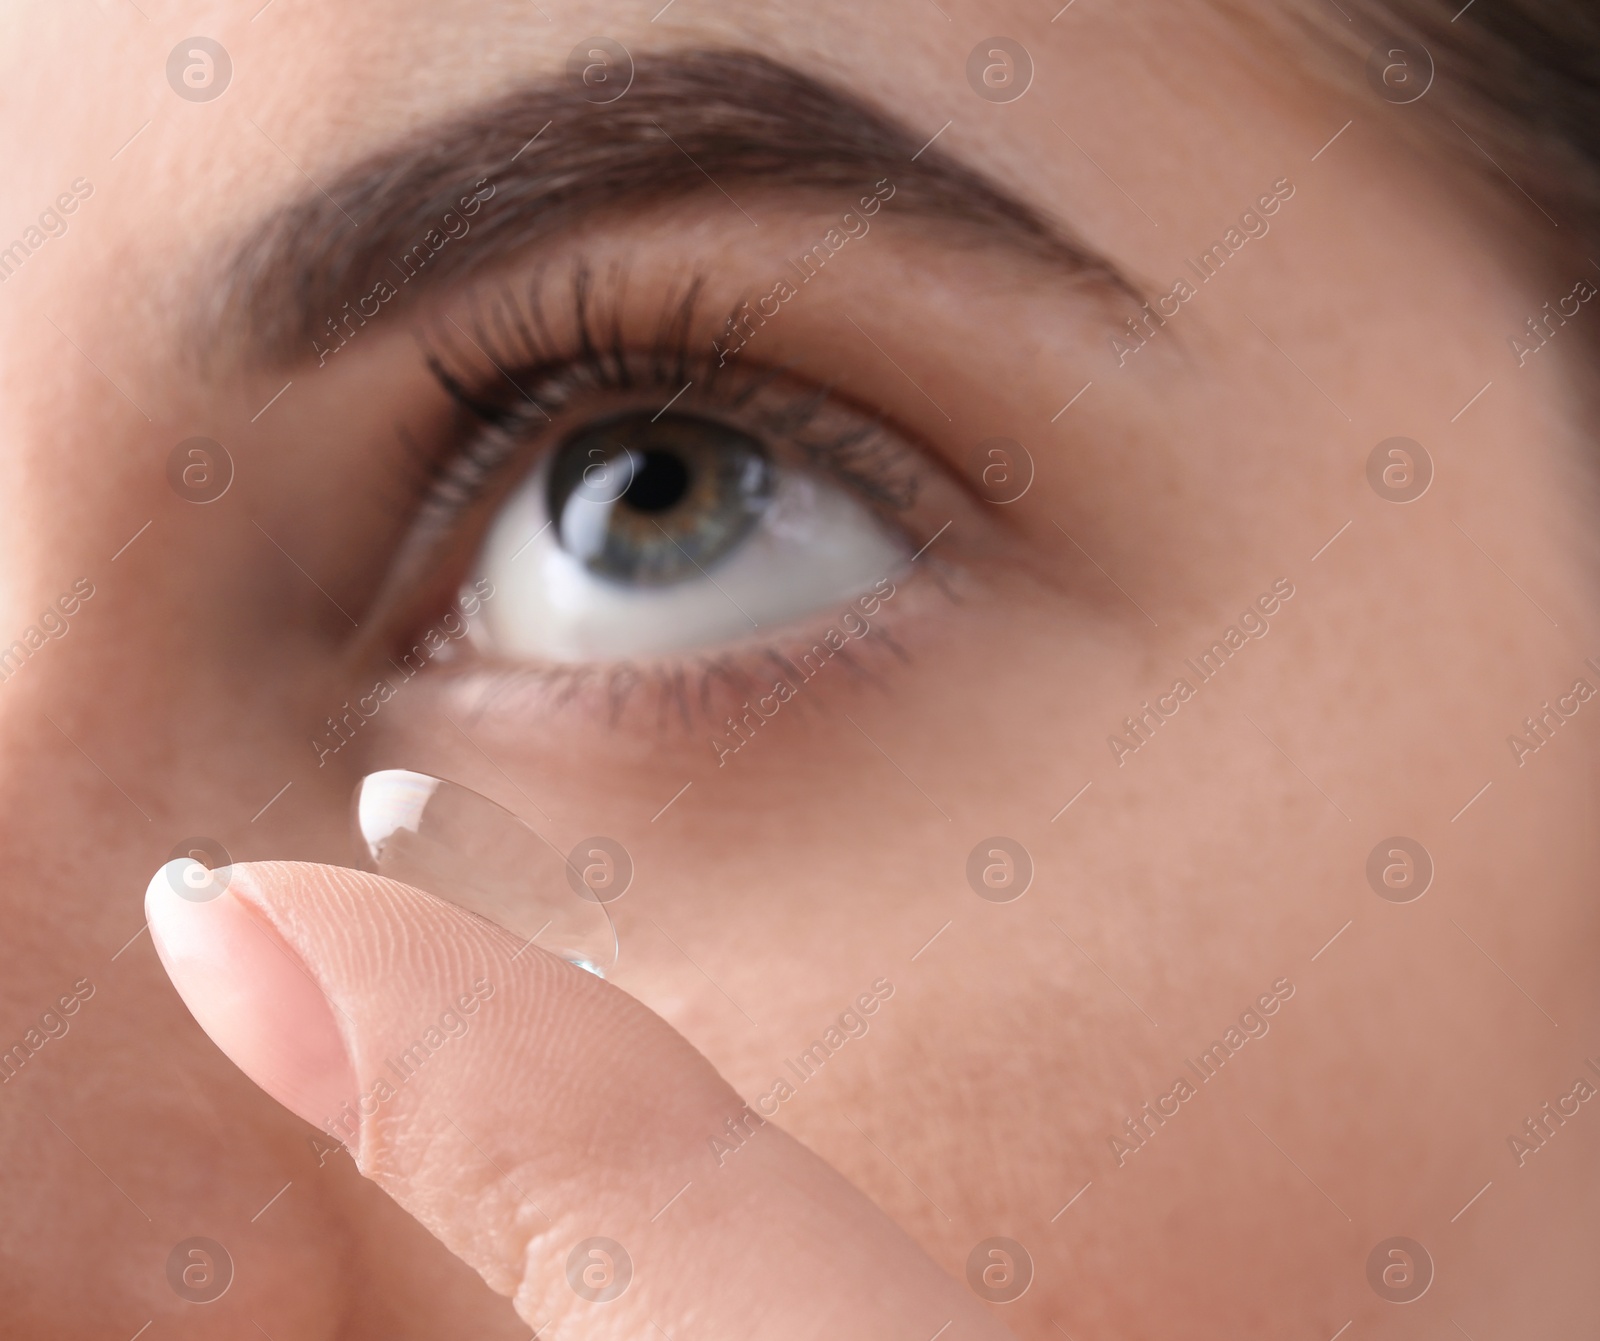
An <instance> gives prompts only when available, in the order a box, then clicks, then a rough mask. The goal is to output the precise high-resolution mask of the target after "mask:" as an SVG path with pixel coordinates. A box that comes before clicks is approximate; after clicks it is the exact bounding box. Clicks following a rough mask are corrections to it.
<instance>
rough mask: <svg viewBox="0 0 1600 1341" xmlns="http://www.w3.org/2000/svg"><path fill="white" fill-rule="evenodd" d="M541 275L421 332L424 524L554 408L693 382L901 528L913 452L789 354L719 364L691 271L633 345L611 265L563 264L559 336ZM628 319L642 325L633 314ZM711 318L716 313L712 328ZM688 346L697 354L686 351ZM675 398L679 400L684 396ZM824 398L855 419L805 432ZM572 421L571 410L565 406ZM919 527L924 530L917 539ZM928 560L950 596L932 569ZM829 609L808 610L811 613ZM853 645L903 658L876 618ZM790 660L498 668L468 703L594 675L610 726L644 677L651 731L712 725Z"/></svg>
mask: <svg viewBox="0 0 1600 1341" xmlns="http://www.w3.org/2000/svg"><path fill="white" fill-rule="evenodd" d="M548 287H549V285H548V280H547V277H546V275H544V274H543V273H538V274H535V275H534V276H533V277H532V279H531V280H530V281H529V282H528V283H527V285H526V286H525V287H524V288H522V289H520V290H518V289H513V288H511V287H509V286H503V287H501V288H499V289H497V290H493V291H491V292H490V293H489V294H488V296H487V298H484V297H482V296H480V297H479V298H477V299H476V300H475V301H474V302H473V303H472V304H471V306H470V307H469V317H468V320H467V322H466V329H463V328H462V327H461V326H459V325H456V324H455V323H454V322H450V323H449V324H448V325H445V324H444V323H436V324H435V325H434V326H432V327H431V328H430V330H429V331H428V333H427V335H426V336H425V337H424V339H423V349H424V356H425V361H426V364H427V367H428V368H429V370H430V372H431V373H432V375H433V376H434V378H435V379H436V380H437V381H438V383H439V385H440V386H441V388H442V389H443V390H444V391H445V393H446V394H447V395H448V396H449V398H450V400H451V402H452V403H453V405H454V407H455V408H456V410H457V412H458V414H459V415H460V423H459V426H458V431H457V432H456V433H455V434H453V435H452V437H451V439H450V441H449V443H448V450H446V451H445V452H444V453H443V454H442V455H441V456H439V457H437V458H435V459H433V460H432V461H428V462H424V479H423V482H422V488H421V494H422V503H421V507H420V509H419V512H420V514H421V515H422V516H423V517H426V518H428V519H429V521H430V524H431V525H433V526H435V527H448V526H450V525H451V524H452V522H453V520H454V519H458V518H460V517H461V516H462V515H463V514H465V513H467V512H468V511H469V510H471V509H473V508H474V507H475V506H476V505H478V504H480V503H481V502H483V500H485V499H486V498H488V497H491V496H494V495H496V494H497V493H498V492H499V490H501V489H502V488H504V487H505V484H506V481H507V480H508V479H520V478H522V477H523V475H524V473H525V472H526V470H527V469H529V468H530V466H531V464H532V463H533V462H536V461H537V460H538V459H539V458H540V456H541V454H542V452H543V451H545V450H548V449H550V448H552V447H554V446H555V445H556V444H557V443H558V442H559V441H560V440H561V437H562V436H563V435H564V432H565V429H563V428H562V427H561V421H562V419H563V417H564V416H565V415H566V414H567V412H568V411H569V410H570V409H571V408H573V407H574V406H575V405H581V404H582V403H583V401H584V400H585V398H586V397H589V396H594V395H598V394H611V395H617V394H623V395H639V394H641V393H644V392H654V391H659V392H660V400H659V402H658V403H660V404H665V403H666V401H667V400H668V398H669V397H673V396H675V395H677V394H679V393H680V392H681V391H682V390H684V389H685V384H686V383H692V384H693V386H694V388H695V392H696V399H695V402H694V408H695V409H697V410H703V411H705V412H708V413H710V414H712V415H716V414H718V413H719V412H721V413H724V414H726V415H730V416H735V417H737V416H741V415H742V416H745V417H746V420H747V422H753V423H754V426H755V427H756V428H757V430H758V431H761V432H764V433H765V434H767V435H769V436H771V437H775V438H778V439H780V440H782V441H784V442H786V443H787V444H788V445H789V446H790V447H791V448H793V449H795V450H796V451H797V453H798V455H799V456H800V458H801V459H802V460H803V461H804V463H805V464H806V465H807V466H809V467H811V468H813V469H815V470H818V471H819V472H822V473H825V474H827V475H829V476H831V477H832V478H834V479H835V480H837V481H838V482H839V483H840V484H841V485H843V486H844V487H846V488H849V489H851V490H852V491H853V492H855V493H856V494H857V495H858V496H859V497H861V498H862V499H863V500H864V501H865V502H866V503H867V504H868V505H869V506H870V507H871V508H872V509H873V510H874V511H875V512H877V513H879V514H880V515H885V520H886V521H889V520H891V518H893V519H894V520H893V522H892V524H898V525H900V527H901V529H902V530H906V531H909V529H910V528H909V527H908V526H907V525H905V520H906V519H905V517H904V514H907V513H909V512H911V511H912V510H913V508H914V507H915V504H916V502H917V499H918V495H919V493H920V491H921V486H922V484H923V482H924V480H925V478H926V476H927V474H928V473H929V471H930V470H931V469H932V467H931V466H930V465H929V464H928V463H927V461H926V459H925V458H924V457H923V456H922V454H921V453H920V452H918V451H917V449H915V448H912V447H910V446H908V445H907V444H906V443H904V442H903V441H901V440H900V439H899V438H898V437H897V436H896V435H894V434H892V433H890V432H889V431H887V430H886V429H885V428H884V426H883V424H882V423H881V422H880V420H879V418H878V417H877V416H875V415H874V414H873V413H872V412H871V411H869V410H866V409H863V408H861V407H857V406H848V403H847V402H845V401H844V400H843V399H842V398H839V397H837V396H836V395H835V394H834V393H833V391H832V389H831V388H825V387H816V386H809V385H803V384H800V383H799V382H798V381H797V380H796V379H793V378H792V377H791V376H790V374H789V373H788V370H787V369H786V368H783V367H776V368H774V367H762V366H759V365H746V364H743V363H738V362H736V363H732V364H729V365H726V366H723V365H720V364H719V362H718V361H717V360H716V359H715V358H714V357H713V356H712V348H711V338H710V335H709V334H705V332H706V331H707V329H708V328H707V327H704V326H702V325H701V324H700V323H699V322H698V321H697V315H698V312H699V308H700V303H701V297H702V293H703V290H704V288H705V277H704V276H703V275H698V274H697V275H694V276H692V277H691V278H690V279H689V280H688V281H687V282H686V283H684V284H682V285H681V286H680V287H679V288H677V289H676V290H675V291H672V292H669V293H668V294H667V296H666V298H665V299H664V301H663V302H662V304H661V306H660V308H659V310H658V312H657V313H656V315H655V319H654V322H653V327H651V328H650V329H653V334H652V336H651V338H650V339H649V341H648V342H647V343H645V344H644V345H643V347H642V348H641V347H640V346H639V345H638V344H637V343H631V342H630V341H629V339H628V338H627V337H626V336H625V333H624V320H623V315H624V310H625V305H626V299H627V275H626V272H625V271H622V270H620V269H617V270H611V271H608V272H607V274H606V275H605V276H604V277H603V278H602V279H600V280H598V281H597V279H596V276H595V273H594V271H593V270H592V269H591V268H590V267H589V266H588V265H587V264H584V263H581V262H580V263H579V264H577V265H576V266H574V267H573V269H572V270H571V272H570V277H569V280H568V285H567V300H568V302H569V304H570V306H569V308H568V311H567V313H566V316H567V318H568V329H567V332H566V334H565V335H564V336H557V335H556V334H555V332H554V331H553V330H552V328H551V324H550V322H549V320H548V315H547V310H546V303H545V293H546V292H547V289H548ZM734 310H735V311H737V310H738V307H737V306H736V307H735V309H734ZM631 324H633V325H634V328H635V329H638V328H639V327H638V324H637V321H634V322H633V323H631ZM722 328H723V323H721V322H719V323H717V326H716V328H715V329H716V330H719V331H720V330H721V329H722ZM701 336H703V344H702V343H700V338H699V337H701ZM696 346H698V348H699V349H703V350H704V351H705V352H704V353H700V352H697V348H696ZM485 369H487V371H485ZM677 404H678V406H679V407H684V402H683V401H679V402H677ZM830 407H832V408H834V409H840V408H848V410H849V412H850V414H851V416H852V418H853V419H854V423H853V424H852V425H851V426H850V427H849V428H848V429H847V430H846V429H840V430H837V431H834V432H832V433H828V432H818V431H817V430H818V429H820V428H825V427H826V420H827V417H828V413H829V410H830ZM581 422H583V420H582V418H581V417H579V418H576V419H574V420H573V423H581ZM921 539H926V537H921V538H919V539H916V540H915V541H914V543H921ZM929 571H930V573H931V574H933V575H934V576H935V580H936V581H937V582H938V584H939V585H940V586H941V587H943V588H944V590H945V594H946V595H947V596H948V595H951V594H952V593H951V592H950V590H949V588H948V587H947V586H946V585H945V583H944V582H943V580H942V577H940V576H939V575H938V570H937V567H934V568H931V569H929ZM831 614H832V612H827V613H825V614H824V613H820V612H819V617H821V618H824V619H826V618H829V617H831ZM787 641H788V642H790V643H793V642H795V641H796V640H795V639H794V638H790V639H788V640H787ZM863 644H864V645H863V647H862V648H861V649H860V650H861V651H866V650H867V648H868V646H870V648H871V650H873V651H875V652H878V653H882V654H885V655H888V656H890V657H892V658H893V659H894V660H896V661H898V662H901V663H905V662H907V661H909V659H910V657H909V654H908V652H907V650H906V649H905V647H904V646H902V644H901V643H900V642H899V641H898V640H897V639H895V638H894V637H893V636H892V634H891V633H890V632H889V631H888V630H887V629H886V628H885V627H884V626H883V624H882V623H880V622H879V620H877V619H874V620H873V621H872V622H871V631H870V633H869V634H868V635H867V637H866V638H865V639H863ZM790 650H793V649H792V648H791V649H790ZM854 651H856V649H855V647H854V646H853V645H852V647H851V648H850V649H849V650H848V651H847V652H845V653H843V654H841V656H840V658H839V659H840V660H841V661H842V662H843V663H844V666H845V668H846V671H847V673H854V674H855V675H856V676H857V677H861V676H865V677H867V678H868V679H870V680H873V681H877V679H878V677H877V676H875V675H873V674H872V671H871V670H870V669H869V668H868V667H867V666H865V665H864V664H862V663H863V662H864V660H865V658H862V657H859V656H852V655H851V654H850V653H851V652H854ZM791 674H792V662H789V661H788V660H787V658H786V652H785V648H784V646H783V645H782V644H780V643H777V642H774V643H771V644H769V645H756V646H752V647H748V648H740V649H737V650H734V651H729V652H723V653H717V654H712V655H701V656H693V655H682V654H679V655H675V656H666V657H661V658H656V659H648V660H646V661H644V662H643V663H642V664H641V663H638V662H619V663H615V664H612V665H606V666H581V665H565V664H550V665H538V664H531V665H519V666H516V667H501V668H496V670H495V671H494V672H493V673H492V674H491V675H490V676H489V677H488V678H487V679H485V680H484V681H482V682H481V683H480V686H479V689H478V693H477V694H476V695H475V699H476V702H475V704H474V706H473V708H472V709H471V711H470V713H469V716H470V717H471V718H472V719H474V720H476V719H477V718H479V717H481V716H482V715H483V714H484V713H486V712H488V711H490V710H491V709H492V708H493V707H495V706H496V705H501V706H504V705H503V704H502V700H503V699H504V698H505V697H506V696H507V695H508V694H511V695H519V694H520V692H522V691H526V690H532V691H535V692H536V693H537V695H538V698H539V700H540V705H539V706H543V707H564V706H566V705H568V704H570V703H571V702H572V701H573V700H574V699H576V698H577V697H578V696H579V695H581V694H582V693H583V692H584V691H585V690H586V689H591V688H598V689H600V690H601V691H602V693H603V699H604V706H605V712H606V716H607V718H608V720H609V724H610V725H611V726H613V727H614V726H615V725H616V724H617V723H618V722H619V721H620V720H621V719H622V716H623V714H624V711H625V709H626V708H627V706H628V704H629V702H630V701H631V700H632V699H633V698H634V695H635V694H636V693H637V691H639V690H640V689H641V688H650V689H653V690H654V693H653V694H652V697H653V699H654V701H655V704H656V713H655V716H656V726H657V727H658V728H661V729H664V728H665V727H666V726H667V725H669V723H670V722H671V721H672V720H674V719H676V720H677V721H678V722H680V723H681V725H682V726H683V728H684V729H686V730H687V729H689V728H691V727H692V726H693V724H694V716H695V714H696V713H698V714H699V715H700V716H701V717H702V718H704V720H705V721H706V723H708V724H715V723H717V722H718V721H719V720H720V718H721V717H722V716H723V715H726V713H727V712H729V711H732V710H733V708H734V706H735V705H736V703H737V700H738V699H739V698H740V697H742V696H744V695H747V694H749V693H751V692H764V691H765V690H766V689H767V688H768V687H769V685H770V681H771V678H772V677H773V676H774V675H778V676H784V675H791ZM510 710H512V711H515V710H516V709H515V707H512V708H511V709H510Z"/></svg>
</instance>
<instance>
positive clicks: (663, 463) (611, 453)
mask: <svg viewBox="0 0 1600 1341" xmlns="http://www.w3.org/2000/svg"><path fill="white" fill-rule="evenodd" d="M666 394H667V395H670V394H671V392H670V391H668V392H667V393H666ZM702 399H703V400H704V401H706V402H707V403H706V404H704V405H703V406H699V407H696V408H694V409H690V410H674V411H672V412H668V413H662V412H660V411H659V410H658V411H655V412H651V411H647V410H645V409H636V410H632V411H628V412H624V413H620V414H611V415H601V416H599V417H595V418H592V419H589V420H588V421H584V422H579V423H577V424H575V425H573V426H572V427H570V428H569V429H568V430H567V431H566V432H565V434H564V435H563V436H561V437H560V438H559V440H558V442H557V444H556V445H555V446H554V447H553V448H551V449H549V450H547V451H546V453H545V454H544V455H543V456H542V457H541V458H540V459H539V461H538V463H537V464H536V465H535V466H534V468H533V469H532V470H531V471H530V473H529V475H528V477H527V478H526V479H525V480H524V481H523V482H522V483H521V484H520V485H518V486H517V487H516V488H515V489H514V490H513V492H512V493H511V494H510V496H509V497H508V498H507V499H506V501H505V503H504V504H503V505H502V506H501V508H500V511H499V512H498V514H497V515H496V516H495V518H494V519H493V521H491V522H490V524H489V526H488V529H487V533H486V535H485V538H484V542H483V546H482V549H481V551H480V553H479V557H478V561H477V565H476V571H475V572H474V573H473V574H472V577H473V579H474V580H483V579H487V580H488V582H490V583H492V584H493V590H494V591H495V593H496V594H495V597H494V599H493V600H492V601H489V602H487V603H485V605H484V608H483V611H482V615H481V617H480V620H479V622H478V623H477V625H476V627H475V633H474V637H475V638H476V639H477V640H478V643H479V646H480V649H481V650H483V651H485V652H487V653H490V654H491V655H498V656H502V657H523V658H537V659H541V660H550V661H604V660H616V659H625V658H644V657H649V656H651V655H654V654H661V653H668V652H682V651H684V650H687V649H699V648H710V647H713V646H715V645H716V644H718V643H722V642H728V641H732V640H734V639H738V638H741V637H745V636H748V635H750V634H753V633H756V632H757V631H758V630H766V629H770V628H772V627H775V626H778V625H781V624H783V623H785V622H788V621H791V620H795V619H798V618H800V617H802V616H804V615H806V614H808V613H810V612H812V611H815V610H818V609H821V608H824V607H827V606H829V605H831V604H838V603H841V602H844V601H848V600H850V599H851V598H853V597H855V596H857V595H859V594H861V593H863V592H865V591H867V590H868V589H870V588H871V587H872V586H873V585H874V584H875V583H877V582H879V581H880V580H882V579H883V578H884V577H887V576H889V575H891V574H893V573H896V572H898V571H899V570H900V569H901V568H903V567H904V565H905V562H906V559H907V558H908V556H909V555H910V553H911V549H910V546H909V543H908V539H907V537H906V535H905V533H904V531H903V530H900V529H898V528H896V527H894V526H892V525H891V524H890V523H889V522H888V521H887V520H886V519H885V518H884V517H883V516H882V515H881V511H880V509H878V508H875V507H874V506H872V504H871V503H870V502H869V501H868V500H867V498H866V497H864V496H863V495H862V492H861V491H860V490H859V489H858V488H853V487H852V484H851V483H850V482H848V475H846V476H845V477H841V475H840V472H839V469H838V467H839V464H840V458H839V457H838V455H837V453H838V452H839V451H840V449H841V448H842V447H843V448H849V447H854V448H856V449H858V450H859V448H860V447H861V446H862V445H863V444H864V442H865V439H866V438H867V437H868V436H875V435H877V434H878V433H879V432H880V430H877V429H876V428H875V427H874V426H872V425H870V424H863V423H862V422H861V421H860V420H859V419H858V418H857V417H856V416H854V415H851V414H849V412H847V411H844V410H842V409H841V408H840V407H837V406H832V405H829V404H826V403H816V404H813V405H811V406H809V407H807V410H806V412H805V413H804V414H803V415H802V414H799V413H796V411H795V409H794V407H792V406H791V407H788V408H787V409H786V410H785V409H782V408H780V407H778V406H775V405H773V404H771V403H770V402H771V400H772V399H773V393H772V389H771V388H770V387H769V388H766V389H765V391H764V393H757V394H754V395H751V396H748V397H738V398H735V400H734V402H732V403H730V402H729V401H728V400H727V399H726V398H723V400H722V402H721V404H718V403H717V400H716V399H715V398H714V397H713V396H710V395H708V396H706V397H703V398H702ZM812 399H813V401H815V400H816V398H815V397H813V398H812ZM680 404H681V402H680ZM841 419H853V420H855V422H853V423H848V424H841V423H839V422H838V421H840V420H841ZM824 425H826V430H825V431H823V432H819V431H818V430H819V429H822V428H824ZM830 457H831V458H832V459H831V462H830ZM830 465H831V467H832V468H830Z"/></svg>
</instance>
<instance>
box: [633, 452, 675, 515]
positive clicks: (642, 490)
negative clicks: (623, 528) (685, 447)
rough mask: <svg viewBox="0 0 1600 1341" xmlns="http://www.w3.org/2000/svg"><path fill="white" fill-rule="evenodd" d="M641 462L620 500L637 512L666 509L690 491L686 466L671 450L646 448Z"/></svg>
mask: <svg viewBox="0 0 1600 1341" xmlns="http://www.w3.org/2000/svg"><path fill="white" fill-rule="evenodd" d="M642 455H643V457H644V463H643V465H641V466H640V467H639V469H638V471H637V472H636V473H635V474H634V477H633V482H632V483H631V484H629V485H628V488H627V492H625V493H624V494H623V495H622V501H623V502H624V503H626V504H627V505H628V506H629V507H630V508H633V509H634V510H635V511H636V512H666V511H667V510H668V509H669V508H674V507H676V506H677V505H678V504H679V503H680V502H682V501H683V496H684V495H685V494H686V493H688V492H689V468H688V466H686V465H684V463H683V458H682V457H679V456H677V455H675V454H673V453H671V452H663V451H657V450H656V449H654V448H646V449H645V451H644V452H643V453H642Z"/></svg>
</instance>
